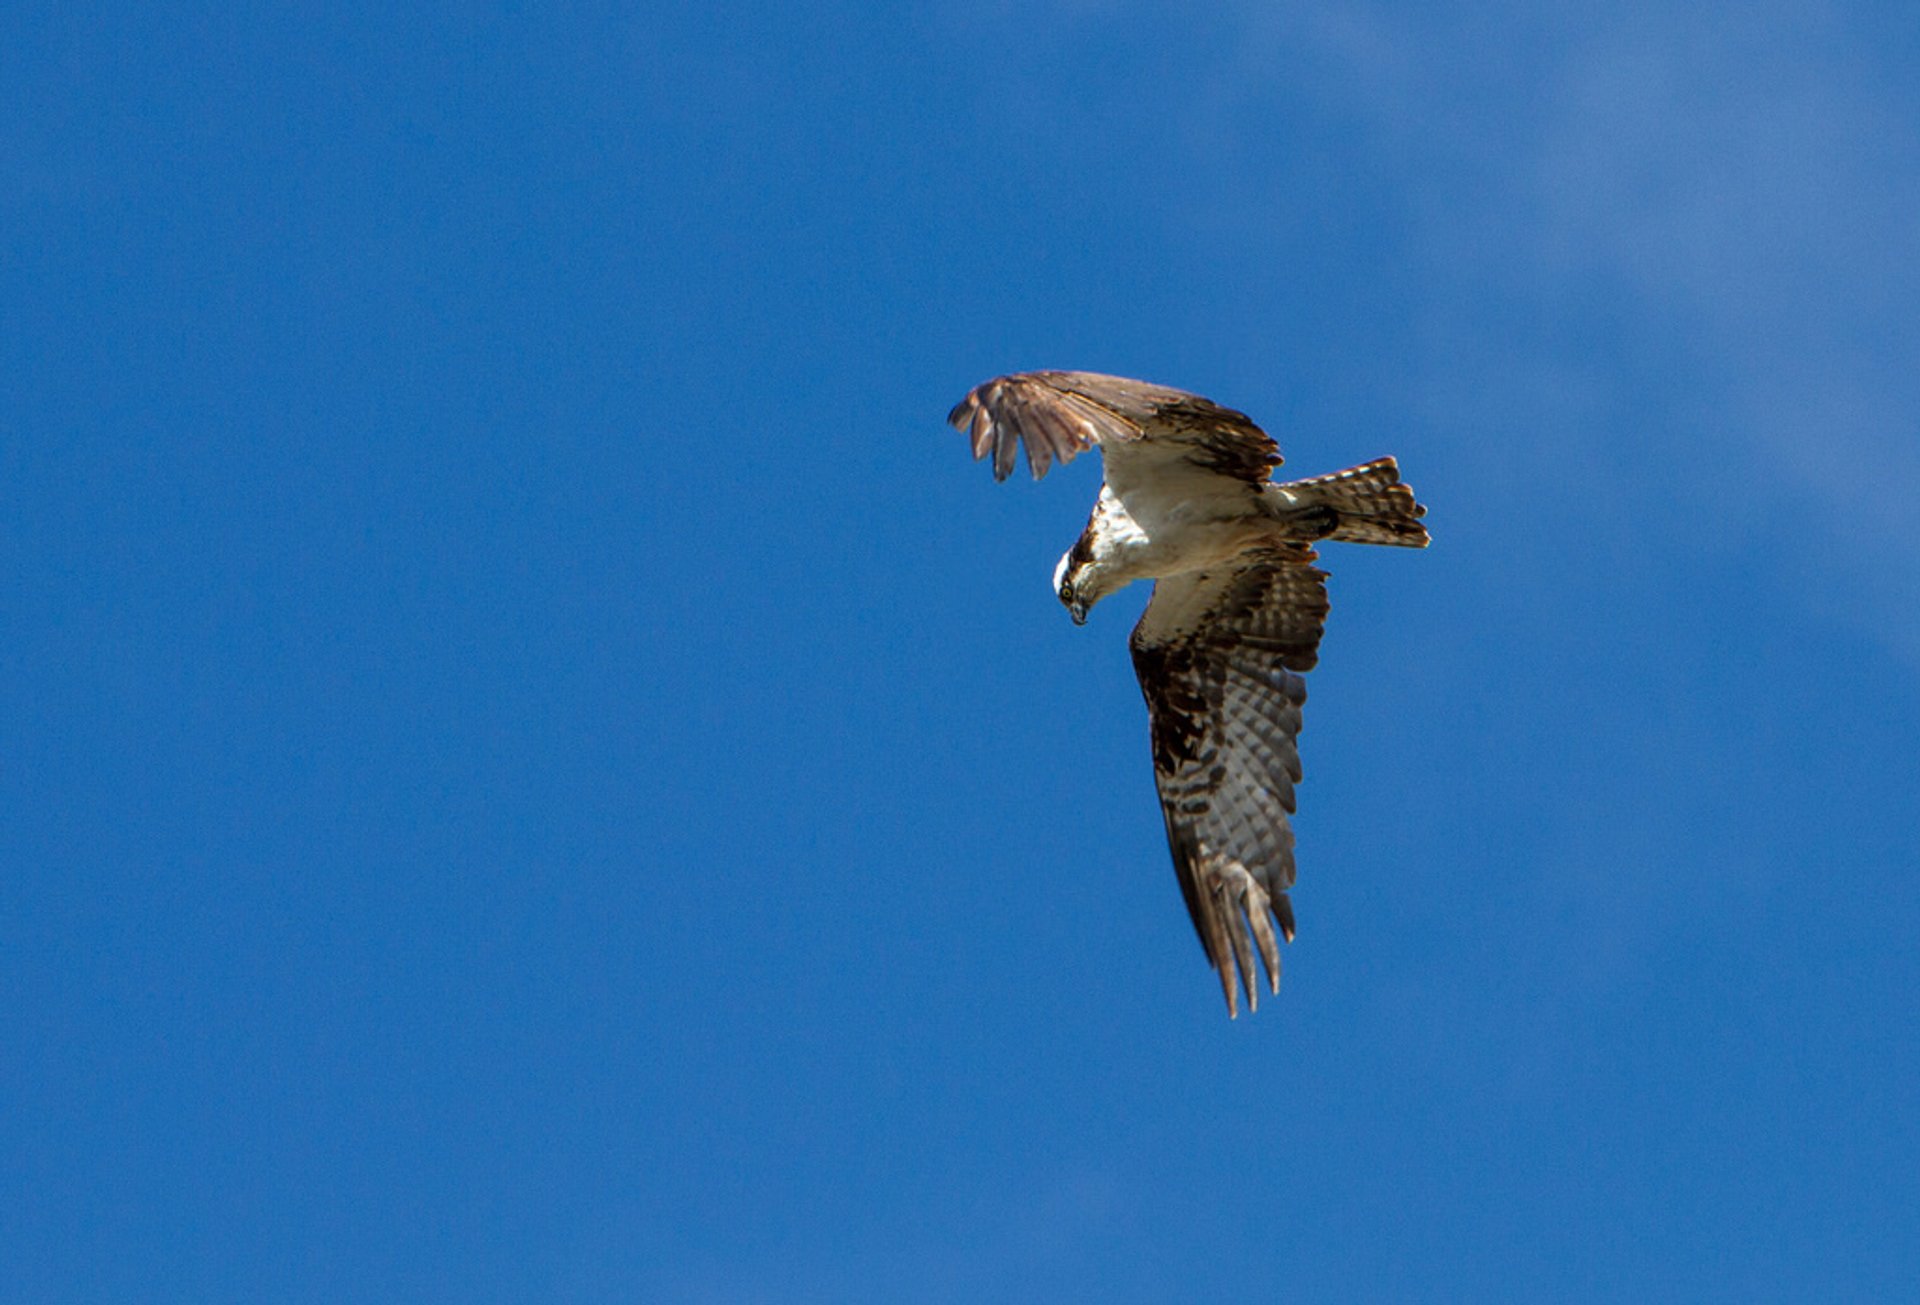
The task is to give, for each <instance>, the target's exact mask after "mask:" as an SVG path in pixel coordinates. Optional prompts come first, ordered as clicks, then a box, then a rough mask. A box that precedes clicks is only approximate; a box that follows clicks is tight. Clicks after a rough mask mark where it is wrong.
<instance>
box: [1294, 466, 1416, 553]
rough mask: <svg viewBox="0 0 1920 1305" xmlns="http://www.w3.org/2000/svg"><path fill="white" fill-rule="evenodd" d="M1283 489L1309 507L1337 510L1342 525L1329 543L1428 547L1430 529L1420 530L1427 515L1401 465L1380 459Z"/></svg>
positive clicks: (1315, 477) (1331, 533)
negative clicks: (1405, 480) (1402, 478)
mask: <svg viewBox="0 0 1920 1305" xmlns="http://www.w3.org/2000/svg"><path fill="white" fill-rule="evenodd" d="M1278 488H1280V489H1283V490H1288V491H1290V492H1291V493H1293V494H1295V495H1297V496H1298V497H1299V499H1300V502H1301V506H1303V507H1322V506H1324V507H1329V508H1332V509H1333V510H1334V512H1335V513H1336V514H1337V520H1336V521H1335V523H1334V527H1333V530H1332V531H1331V532H1330V533H1329V534H1328V535H1327V536H1326V538H1328V539H1338V540H1342V541H1344V542H1345V543H1349V544H1397V545H1399V546H1401V547H1403V548H1425V547H1426V546H1427V528H1426V527H1425V526H1423V525H1421V524H1420V518H1421V517H1423V516H1425V515H1426V514H1427V510H1426V508H1424V507H1422V506H1421V505H1420V504H1419V503H1417V502H1415V501H1414V497H1413V490H1412V488H1411V487H1409V486H1406V485H1403V484H1401V483H1400V464H1399V463H1397V462H1395V461H1394V460H1393V459H1392V458H1375V459H1374V460H1373V461H1372V462H1363V463H1361V464H1360V465H1359V466H1357V467H1348V468H1347V469H1346V470H1345V471H1335V472H1330V473H1328V474H1327V475H1324V476H1314V477H1312V478H1311V479H1308V480H1290V481H1288V482H1286V483H1285V484H1283V485H1280V486H1278Z"/></svg>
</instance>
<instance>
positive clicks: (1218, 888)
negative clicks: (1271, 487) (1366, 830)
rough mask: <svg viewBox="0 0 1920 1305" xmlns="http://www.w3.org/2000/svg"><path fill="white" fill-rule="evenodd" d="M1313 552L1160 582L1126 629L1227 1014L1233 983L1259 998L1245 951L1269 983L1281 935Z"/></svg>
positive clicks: (1290, 870) (1290, 551) (1314, 597)
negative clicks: (1134, 623) (1130, 634)
mask: <svg viewBox="0 0 1920 1305" xmlns="http://www.w3.org/2000/svg"><path fill="white" fill-rule="evenodd" d="M1313 560H1314V554H1313V552H1312V550H1311V549H1308V548H1307V547H1305V546H1304V545H1292V546H1282V547H1275V548H1271V549H1266V550H1262V551H1261V552H1258V553H1253V554H1249V555H1247V557H1245V558H1244V559H1242V560H1241V562H1240V563H1239V564H1238V565H1237V566H1236V567H1234V568H1231V569H1226V570H1221V571H1211V572H1198V573H1194V574H1190V575H1181V576H1173V577H1169V578H1167V579H1164V580H1161V581H1160V582H1159V583H1158V584H1157V585H1155V587H1154V591H1153V600H1152V602H1150V603H1149V604H1148V605H1147V611H1146V614H1145V615H1144V616H1143V617H1141V618H1140V624H1139V625H1138V626H1137V627H1136V628H1135V629H1134V632H1133V642H1132V648H1133V664H1134V670H1135V672H1136V673H1137V674H1138V675H1139V677H1140V691H1141V692H1142V693H1143V694H1144V695H1145V696H1146V700H1147V712H1148V716H1149V718H1150V721H1151V726H1152V735H1153V771H1154V779H1155V781H1156V783H1157V784H1158V786H1159V789H1160V807H1161V812H1162V814H1163V815H1164V816H1165V818H1166V824H1167V842H1168V843H1169V844H1170V845H1171V847H1172V850H1173V861H1174V867H1175V869H1176V870H1177V871H1178V872H1179V876H1180V891H1181V893H1182V895H1183V896H1184V897H1185V898H1186V902H1187V910H1188V912H1189V913H1190V914H1191V915H1192V916H1193V925H1194V929H1195V930H1196V931H1197V932H1198V933H1199V935H1200V943H1201V946H1203V947H1204V948H1205V949H1206V952H1207V959H1208V960H1209V961H1211V962H1212V963H1213V967H1214V969H1215V970H1217V971H1219V974H1220V983H1221V986H1222V987H1223V988H1224V989H1225V991H1226V997H1227V1010H1228V1012H1229V1013H1230V1014H1237V1013H1238V1012H1239V1002H1238V998H1237V995H1236V992H1237V989H1236V977H1237V979H1238V981H1239V983H1240V984H1241V985H1244V986H1245V988H1246V992H1247V1000H1248V1003H1249V1005H1250V1006H1252V1007H1257V1006H1258V1005H1259V995H1258V991H1259V990H1258V987H1257V986H1256V984H1255V982H1254V961H1253V953H1254V950H1255V949H1256V948H1257V949H1258V951H1259V954H1260V958H1261V961H1262V962H1263V963H1264V965H1265V967H1266V972H1267V979H1268V985H1269V987H1270V988H1271V990H1272V991H1274V992H1278V991H1279V990H1280V948H1279V945H1278V943H1277V941H1276V939H1275V937H1274V928H1273V927H1274V925H1275V924H1276V923H1277V924H1278V925H1279V926H1280V932H1281V934H1282V935H1283V936H1284V937H1285V938H1286V939H1287V940H1288V941H1289V942H1291V941H1292V940H1293V905H1292V903H1291V902H1290V901H1289V900H1288V897H1287V889H1289V888H1291V887H1292V886H1293V877H1294V864H1293V828H1292V826H1291V824H1290V823H1289V822H1288V819H1287V818H1288V816H1289V815H1291V814H1292V812H1293V809H1294V796H1293V786H1294V784H1295V783H1296V782H1297V781H1298V780H1299V778H1300V753H1299V750H1298V748H1297V747H1296V746H1295V742H1294V740H1295V737H1296V736H1297V735H1298V734H1299V733H1300V708H1301V705H1302V704H1303V703H1305V702H1306V699H1307V685H1306V681H1305V680H1303V679H1302V678H1301V677H1300V675H1299V672H1301V671H1306V670H1310V669H1312V667H1313V664H1314V662H1315V660H1316V659H1317V657H1318V649H1319V645H1320V632H1321V629H1322V627H1323V625H1324V623H1325V621H1326V615H1327V593H1326V584H1325V581H1326V573H1325V572H1323V571H1319V570H1317V569H1315V568H1314V567H1313V566H1312V565H1311V563H1312V562H1313Z"/></svg>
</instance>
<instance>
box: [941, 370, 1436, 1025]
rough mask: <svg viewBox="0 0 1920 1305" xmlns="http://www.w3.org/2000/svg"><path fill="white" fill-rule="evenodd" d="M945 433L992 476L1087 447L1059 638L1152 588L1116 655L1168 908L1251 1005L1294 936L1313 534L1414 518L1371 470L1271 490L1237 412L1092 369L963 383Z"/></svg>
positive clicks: (1313, 641) (1265, 467)
mask: <svg viewBox="0 0 1920 1305" xmlns="http://www.w3.org/2000/svg"><path fill="white" fill-rule="evenodd" d="M949 420H951V421H952V423H953V424H954V425H955V426H958V427H960V428H961V429H963V430H965V431H967V432H969V434H970V435H971V437H972V441H973V452H974V456H975V457H976V458H978V457H984V456H986V455H987V454H988V453H989V452H990V453H991V454H992V455H993V468H994V475H995V477H996V478H997V479H1005V478H1006V476H1007V475H1008V474H1009V473H1010V472H1011V471H1012V469H1013V463H1014V454H1015V450H1016V448H1017V447H1019V446H1024V447H1025V449H1026V453H1027V461H1028V465H1029V467H1030V468H1031V469H1032V471H1033V474H1034V477H1035V478H1036V479H1038V478H1039V477H1041V476H1043V475H1045V474H1046V471H1047V469H1048V467H1049V466H1050V465H1051V464H1052V463H1053V462H1055V461H1060V462H1066V461H1069V460H1071V459H1072V458H1073V457H1075V456H1076V455H1077V454H1079V453H1080V452H1082V451H1084V450H1086V449H1089V448H1096V447H1097V448H1098V449H1099V450H1100V453H1101V461H1102V464H1103V466H1104V469H1105V473H1106V475H1105V483H1104V484H1102V486H1101V489H1100V497H1099V499H1098V500H1097V501H1096V502H1095V504H1094V508H1093V512H1092V514H1091V516H1090V517H1089V518H1088V521H1087V527H1086V529H1085V530H1084V531H1082V532H1081V535H1080V538H1079V539H1078V540H1076V541H1075V542H1074V545H1073V547H1072V548H1071V549H1069V550H1068V551H1067V553H1066V555H1065V556H1063V557H1062V558H1061V559H1060V563H1059V565H1058V566H1057V567H1056V568H1055V571H1054V589H1055V592H1056V593H1057V594H1058V596H1059V598H1060V601H1061V602H1062V603H1063V604H1065V605H1066V607H1067V609H1068V611H1069V612H1070V613H1071V614H1072V616H1073V619H1074V620H1075V622H1076V623H1079V622H1084V621H1085V620H1086V614H1087V611H1088V609H1090V608H1091V607H1092V606H1093V605H1094V604H1095V603H1097V602H1098V601H1099V600H1100V599H1101V598H1104V597H1105V596H1107V595H1108V594H1111V593H1113V592H1114V591H1116V590H1118V589H1120V588H1122V587H1124V586H1125V585H1127V584H1129V583H1131V582H1133V581H1135V580H1153V581H1155V582H1156V583H1155V585H1154V593H1153V598H1152V600H1151V601H1150V602H1149V603H1148V604H1147V610H1146V613H1145V615H1143V616H1142V617H1141V619H1140V623H1139V625H1138V626H1136V627H1135V629H1134V632H1133V639H1132V651H1133V661H1134V668H1135V671H1136V672H1137V673H1138V675H1139V678H1140V688H1141V692H1142V694H1143V695H1144V696H1145V697H1146V700H1147V710H1148V716H1149V720H1150V723H1151V727H1152V743H1153V758H1154V777H1155V781H1156V783H1157V785H1158V787H1159V790H1160V801H1161V811H1162V814H1163V815H1164V816H1165V818H1166V825H1167V839H1168V843H1169V845H1170V847H1171V849H1172V852H1173V859H1174V865H1175V868H1176V869H1177V870H1178V872H1179V876H1180V887H1181V892H1182V894H1183V896H1184V897H1185V899H1186V903H1187V908H1188V911H1189V912H1190V914H1191V915H1192V917H1193V922H1194V927H1195V929H1196V930H1197V931H1198V932H1199V935H1200V941H1201V944H1202V946H1204V947H1205V949H1206V952H1207V956H1208V959H1209V960H1210V961H1211V962H1212V963H1213V965H1214V968H1215V969H1216V970H1218V971H1219V973H1220V980H1221V984H1222V986H1223V988H1224V989H1225V991H1226V998H1227V1008H1228V1010H1229V1012H1230V1013H1233V1012H1237V1010H1238V999H1237V987H1236V983H1235V980H1236V977H1237V978H1238V980H1239V982H1240V984H1242V985H1244V987H1245V989H1246V992H1247V996H1248V999H1249V1001H1250V1002H1253V1003H1254V1004H1256V1005H1257V1004H1258V998H1257V996H1256V993H1257V989H1256V988H1255V985H1254V963H1253V955H1254V951H1255V949H1257V950H1258V952H1259V955H1260V958H1261V961H1262V962H1263V964H1264V966H1265V968H1266V971H1267V976H1268V980H1269V985H1270V987H1271V988H1272V989H1273V990H1274V991H1278V989H1279V982H1280V958H1279V946H1278V942H1277V941H1276V939H1275V936H1274V929H1273V926H1274V924H1275V923H1278V924H1279V926H1280V932H1281V934H1282V935H1283V936H1284V937H1286V938H1287V939H1289V940H1291V939H1292V937H1293V932H1294V926H1293V908H1292V904H1291V903H1290V901H1289V900H1288V897H1287V889H1289V888H1290V887H1292V885H1293V881H1294V863H1293V832H1292V829H1291V827H1290V825H1289V823H1288V816H1289V815H1290V814H1291V812H1292V811H1293V809H1294V795H1293V786H1294V784H1295V782H1296V781H1298V780H1299V778H1300V759H1299V752H1298V750H1297V748H1296V746H1295V736H1296V735H1297V734H1298V733H1299V730H1300V707H1301V704H1302V703H1304V702H1305V701H1306V685H1305V682H1304V681H1303V680H1302V679H1301V678H1300V674H1299V673H1300V672H1302V671H1306V670H1309V669H1311V667H1312V666H1313V665H1314V662H1315V660H1316V657H1317V650H1318V647H1319V643H1320V632H1321V626H1322V623H1323V621H1324V619H1325V616H1326V612H1327V600H1326V588H1325V580H1326V574H1325V573H1324V572H1322V571H1319V570H1317V569H1315V568H1314V567H1313V566H1312V565H1311V563H1312V562H1313V561H1314V560H1315V554H1314V552H1313V549H1312V547H1311V545H1312V544H1313V543H1314V542H1317V541H1319V540H1322V539H1333V540H1342V541H1348V542H1354V543H1370V544H1399V545H1407V546H1412V547H1424V546H1425V545H1426V543H1427V532H1426V530H1425V528H1424V527H1422V526H1421V524H1420V521H1419V518H1420V517H1421V516H1422V515H1423V514H1424V513H1425V509H1424V508H1422V507H1421V506H1420V505H1419V504H1418V503H1417V502H1415V501H1414V497H1413V494H1412V491H1410V490H1409V489H1408V488H1407V487H1406V486H1405V485H1403V484H1401V483H1400V475H1399V468H1398V467H1397V465H1396V464H1395V463H1394V461H1393V459H1391V458H1381V459H1378V460H1376V461H1373V462H1369V463H1365V464H1363V465H1361V466H1358V467H1352V468H1349V469H1348V470H1346V471H1340V472H1335V473H1333V474H1331V475H1327V476H1318V477H1314V478H1312V479H1309V480H1301V481H1291V482H1287V483H1284V484H1280V483H1275V482H1274V481H1273V480H1271V479H1270V473H1271V470H1272V468H1273V467H1275V466H1277V465H1279V463H1280V460H1281V459H1280V453H1279V450H1278V448H1277V447H1276V446H1275V445H1274V443H1273V441H1272V439H1271V438H1269V437H1268V436H1267V434H1266V433H1265V432H1264V431H1262V430H1261V429H1260V428H1259V427H1258V426H1256V425H1254V423H1253V422H1252V421H1251V420H1250V419H1249V418H1248V417H1246V416H1245V415H1244V414H1242V413H1239V412H1235V411H1233V410H1232V409H1230V408H1222V407H1220V406H1219V405H1217V404H1215V403H1213V402H1211V401H1210V400H1207V399H1203V398H1201V397H1200V396H1198V395H1194V394H1188V393H1186V392H1185V391H1182V390H1174V389H1169V388H1167V387H1165V386H1160V385H1152V384H1149V383H1147V382H1144V381H1134V380H1128V379H1126V378H1124V377H1117V376H1102V375H1099V374H1096V373H1092V372H1027V373H1022V374H1019V375H1014V376H1003V377H999V378H997V379H995V380H991V381H988V382H986V383H985V384H983V385H980V386H978V387H976V388H975V389H974V390H973V391H972V392H971V393H969V394H968V395H967V397H966V398H965V399H963V400H962V401H961V402H960V404H959V405H958V406H957V407H955V408H954V410H953V412H952V413H951V414H950V415H949Z"/></svg>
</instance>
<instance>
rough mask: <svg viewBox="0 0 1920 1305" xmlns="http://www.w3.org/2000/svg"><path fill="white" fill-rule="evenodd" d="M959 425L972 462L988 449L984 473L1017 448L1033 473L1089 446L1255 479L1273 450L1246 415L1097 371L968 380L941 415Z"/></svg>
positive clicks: (1001, 471)
mask: <svg viewBox="0 0 1920 1305" xmlns="http://www.w3.org/2000/svg"><path fill="white" fill-rule="evenodd" d="M947 421H948V423H949V424H950V425H952V426H954V427H956V428H957V429H959V430H963V431H965V432H967V434H968V435H969V437H970V438H971V439H972V442H973V456H974V457H975V459H979V458H984V457H986V456H987V454H989V453H991V454H992V455H993V478H994V479H995V480H1005V479H1006V478H1007V477H1008V476H1009V475H1010V474H1012V472H1013V463H1014V457H1015V453H1016V450H1017V449H1018V448H1020V447H1024V448H1025V449H1026V451H1027V467H1028V469H1029V470H1031V471H1032V472H1033V477H1034V479H1035V480H1038V479H1039V478H1040V477H1042V476H1044V475H1046V474H1047V469H1048V468H1049V467H1051V466H1052V465H1053V464H1054V463H1056V462H1058V463H1061V464H1062V465H1064V464H1066V463H1068V462H1071V461H1073V459H1074V458H1075V457H1077V456H1078V455H1080V454H1081V453H1084V452H1085V451H1086V450H1088V449H1090V448H1094V447H1096V446H1098V447H1100V448H1101V449H1102V451H1103V452H1105V451H1109V450H1113V449H1116V448H1119V447H1122V446H1128V445H1136V444H1140V443H1143V442H1145V443H1148V444H1152V445H1155V446H1159V445H1165V446H1167V451H1168V452H1170V453H1175V454H1176V455H1177V456H1179V457H1182V458H1183V459H1185V460H1186V461H1187V462H1189V463H1192V464H1194V465H1196V466H1200V467H1203V468H1205V469H1206V470H1208V471H1216V472H1219V473H1220V474H1222V475H1227V476H1233V477H1236V478H1238V479H1241V480H1246V481H1249V482H1253V483H1260V482H1263V481H1265V480H1266V478H1267V475H1268V473H1269V472H1270V471H1271V470H1272V469H1273V468H1274V467H1277V466H1279V465H1280V450H1279V448H1278V447H1277V446H1276V445H1275V444H1274V442H1273V440H1272V438H1271V437H1269V436H1268V435H1267V433H1266V432H1265V431H1263V430H1261V429H1260V428H1259V427H1258V426H1256V425H1254V423H1253V419H1252V418H1250V417H1248V416H1247V415H1246V414H1245V413H1242V412H1235V411H1234V410H1233V409H1232V408H1223V407H1221V406H1220V405H1219V404H1217V403H1214V402H1213V401H1212V400H1210V399H1203V398H1201V397H1200V396H1199V395H1197V394H1189V393H1187V392H1186V391H1185V390H1175V389H1171V388H1169V387H1168V386H1165V385H1150V384H1148V383H1147V382H1146V381H1135V380H1129V379H1127V378H1126V377H1124V376H1103V375H1101V374H1100V373H1098V372H1021V373H1019V374H1018V375H1014V376H999V377H995V378H994V379H993V380H990V381H987V382H985V383H984V384H981V385H977V386H975V387H974V388H973V389H972V390H971V391H970V392H968V394H967V397H966V398H964V399H962V400H960V402H959V403H958V404H956V405H955V406H954V409H953V411H952V412H950V413H948V414H947Z"/></svg>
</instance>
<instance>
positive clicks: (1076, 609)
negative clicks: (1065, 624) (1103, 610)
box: [1067, 602, 1087, 625]
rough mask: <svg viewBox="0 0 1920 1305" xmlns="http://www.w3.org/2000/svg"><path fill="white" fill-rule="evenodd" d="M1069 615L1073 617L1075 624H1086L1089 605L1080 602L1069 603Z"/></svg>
mask: <svg viewBox="0 0 1920 1305" xmlns="http://www.w3.org/2000/svg"><path fill="white" fill-rule="evenodd" d="M1067 615H1069V616H1071V617H1072V618H1073V623H1074V624H1075V625H1085V624H1086V623H1087V605H1086V604H1085V603H1079V602H1075V603H1068V604H1067Z"/></svg>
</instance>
